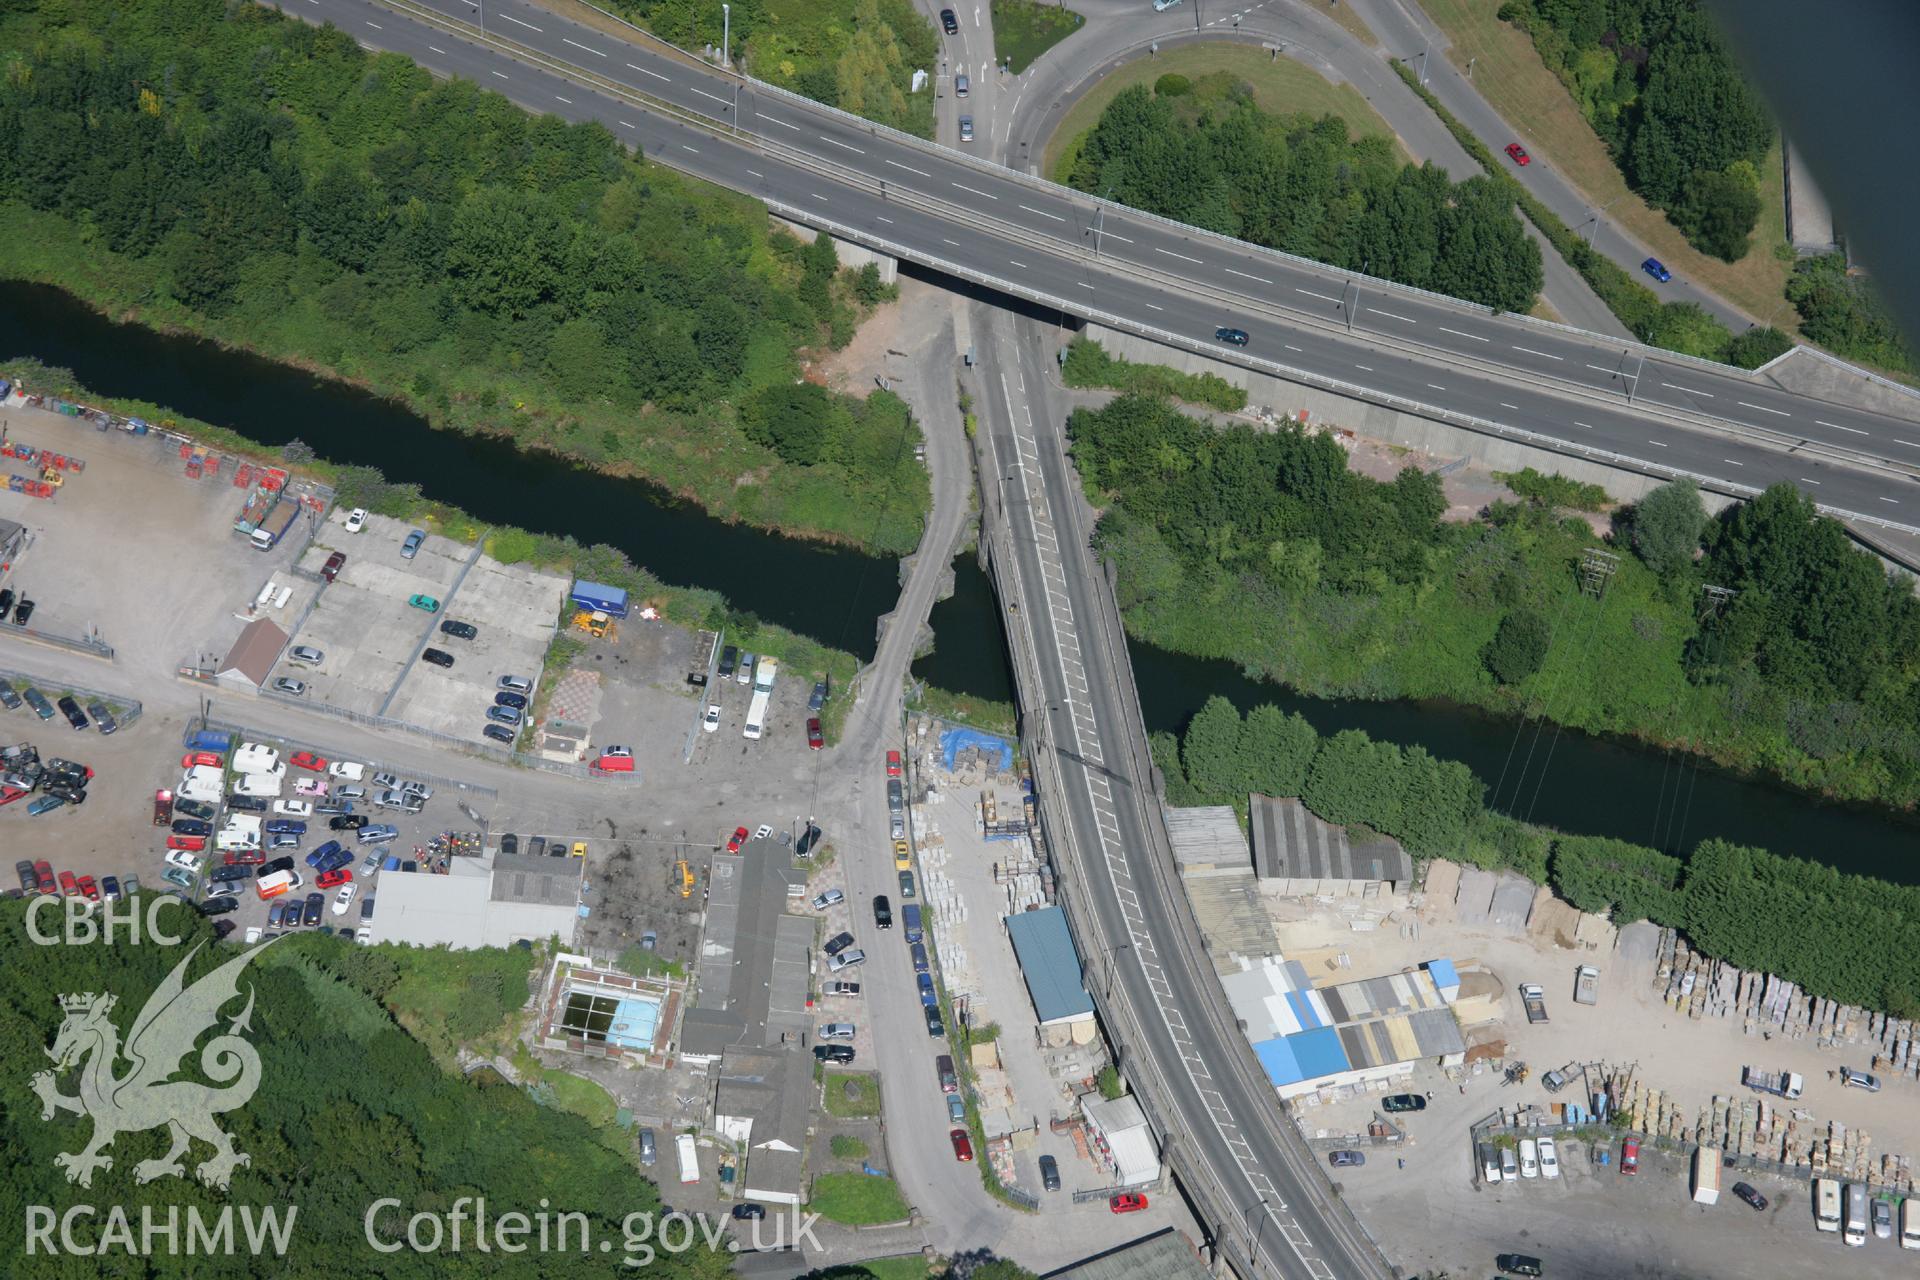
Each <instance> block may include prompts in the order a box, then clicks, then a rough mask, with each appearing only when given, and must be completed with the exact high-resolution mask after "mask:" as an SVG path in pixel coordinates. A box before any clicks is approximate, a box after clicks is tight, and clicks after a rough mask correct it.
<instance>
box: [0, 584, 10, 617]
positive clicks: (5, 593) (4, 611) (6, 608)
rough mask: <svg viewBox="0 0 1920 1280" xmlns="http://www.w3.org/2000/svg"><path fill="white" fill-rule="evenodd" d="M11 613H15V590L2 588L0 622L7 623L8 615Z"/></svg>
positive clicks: (0, 594) (0, 589)
mask: <svg viewBox="0 0 1920 1280" xmlns="http://www.w3.org/2000/svg"><path fill="white" fill-rule="evenodd" d="M11 612H13V588H12V587H5V588H0V622H4V621H6V618H7V615H8V614H9V613H11Z"/></svg>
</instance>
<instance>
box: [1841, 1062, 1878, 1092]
mask: <svg viewBox="0 0 1920 1280" xmlns="http://www.w3.org/2000/svg"><path fill="white" fill-rule="evenodd" d="M1840 1083H1841V1084H1843V1085H1847V1086H1849V1087H1851V1088H1855V1089H1865V1090H1866V1091H1867V1092H1868V1093H1878V1092H1880V1079H1879V1077H1878V1076H1871V1075H1868V1074H1867V1073H1866V1072H1864V1071H1855V1070H1854V1069H1853V1068H1852V1067H1842V1068H1840Z"/></svg>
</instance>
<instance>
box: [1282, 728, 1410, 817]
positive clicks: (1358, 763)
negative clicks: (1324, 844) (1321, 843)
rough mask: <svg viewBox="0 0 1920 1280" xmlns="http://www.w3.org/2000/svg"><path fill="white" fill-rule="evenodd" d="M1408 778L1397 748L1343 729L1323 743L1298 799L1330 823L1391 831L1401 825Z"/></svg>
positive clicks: (1356, 731) (1359, 732) (1314, 758)
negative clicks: (1356, 824)
mask: <svg viewBox="0 0 1920 1280" xmlns="http://www.w3.org/2000/svg"><path fill="white" fill-rule="evenodd" d="M1407 780H1408V779H1407V773H1406V770H1405V769H1404V768H1403V767H1402V761H1401V757H1400V748H1398V747H1396V746H1394V745H1393V744H1392V743H1391V742H1375V741H1373V739H1371V738H1369V737H1368V736H1367V735H1366V734H1364V733H1362V732H1361V731H1360V730H1358V729H1342V730H1341V731H1340V732H1339V733H1336V734H1334V735H1333V736H1332V737H1331V738H1327V739H1324V740H1323V741H1322V742H1321V744H1320V750H1319V752H1318V753H1317V754H1315V756H1314V757H1313V764H1312V766H1311V767H1310V768H1309V769H1308V770H1307V785H1306V788H1305V794H1304V795H1303V796H1302V797H1301V798H1302V799H1303V800H1305V801H1306V804H1307V807H1308V808H1309V809H1312V810H1313V811H1314V812H1315V813H1317V814H1319V815H1320V816H1321V817H1322V818H1325V819H1326V820H1327V821H1328V822H1333V823H1339V824H1341V825H1347V824H1351V823H1365V824H1366V825H1367V826H1370V827H1372V828H1374V829H1375V830H1377V831H1385V832H1388V833H1392V832H1395V831H1398V830H1400V828H1401V820H1402V817H1403V814H1404V809H1403V806H1404V804H1405V799H1406V789H1407Z"/></svg>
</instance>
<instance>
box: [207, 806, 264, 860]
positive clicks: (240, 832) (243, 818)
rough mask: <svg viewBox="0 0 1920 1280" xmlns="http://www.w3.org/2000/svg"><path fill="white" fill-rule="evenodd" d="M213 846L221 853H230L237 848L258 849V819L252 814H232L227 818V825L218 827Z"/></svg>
mask: <svg viewBox="0 0 1920 1280" xmlns="http://www.w3.org/2000/svg"><path fill="white" fill-rule="evenodd" d="M213 847H214V848H216V849H218V850H220V851H221V852H222V853H232V852H234V851H236V850H239V849H258V848H259V847H260V819H258V818H256V817H254V816H253V815H252V814H245V813H236V814H234V815H233V816H232V817H230V818H228V819H227V825H226V826H224V827H221V828H220V834H219V835H217V836H215V837H214V838H213Z"/></svg>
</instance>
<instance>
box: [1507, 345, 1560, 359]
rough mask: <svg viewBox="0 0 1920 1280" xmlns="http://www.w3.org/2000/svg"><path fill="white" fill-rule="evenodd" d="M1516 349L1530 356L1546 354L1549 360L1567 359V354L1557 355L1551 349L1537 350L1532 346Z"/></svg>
mask: <svg viewBox="0 0 1920 1280" xmlns="http://www.w3.org/2000/svg"><path fill="white" fill-rule="evenodd" d="M1514 350H1515V351H1524V352H1526V353H1527V354H1528V355H1530V356H1545V357H1546V358H1547V359H1549V360H1565V359H1566V357H1565V356H1557V355H1555V354H1553V352H1551V351H1535V350H1534V349H1533V348H1532V347H1515V348H1514Z"/></svg>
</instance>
